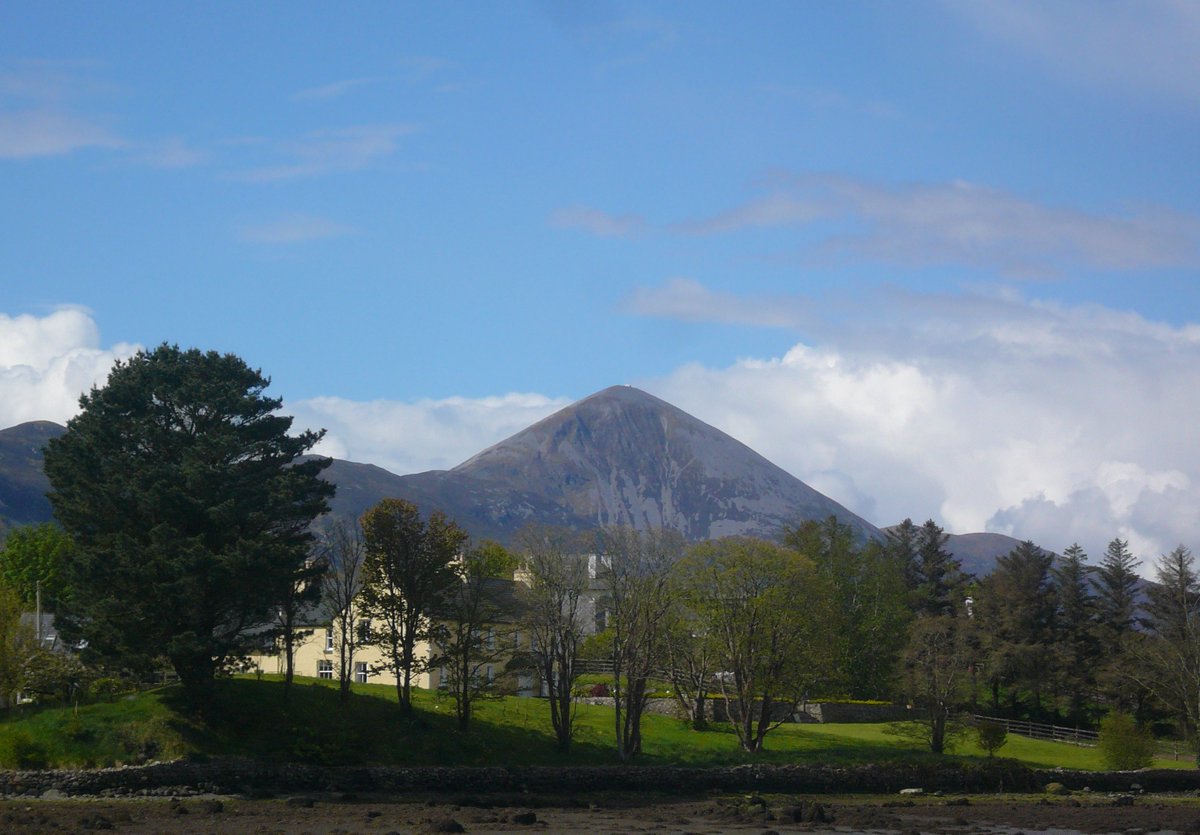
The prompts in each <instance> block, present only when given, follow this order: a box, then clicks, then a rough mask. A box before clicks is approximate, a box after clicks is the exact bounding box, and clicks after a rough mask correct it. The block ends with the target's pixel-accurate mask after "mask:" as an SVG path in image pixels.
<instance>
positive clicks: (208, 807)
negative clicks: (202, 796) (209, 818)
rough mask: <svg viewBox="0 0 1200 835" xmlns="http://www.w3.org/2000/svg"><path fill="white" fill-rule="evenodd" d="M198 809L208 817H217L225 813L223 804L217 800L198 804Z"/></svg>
mask: <svg viewBox="0 0 1200 835" xmlns="http://www.w3.org/2000/svg"><path fill="white" fill-rule="evenodd" d="M200 808H201V809H203V810H204V811H205V812H208V813H209V814H210V815H217V814H220V813H221V812H224V811H225V804H224V803H222V802H221V801H219V800H206V801H204V802H203V803H201V804H200Z"/></svg>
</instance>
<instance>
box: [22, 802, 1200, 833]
mask: <svg viewBox="0 0 1200 835" xmlns="http://www.w3.org/2000/svg"><path fill="white" fill-rule="evenodd" d="M472 803H473V804H474V805H463V804H462V803H455V802H452V801H450V800H445V799H437V800H421V799H419V798H415V797H392V798H382V797H378V798H343V797H332V796H330V797H324V796H315V795H314V796H304V797H293V798H280V799H272V800H247V799H241V798H230V797H221V798H215V797H212V798H186V799H181V800H171V799H164V798H146V799H128V800H113V799H69V800H5V801H0V832H13V833H42V832H46V833H51V832H95V831H113V832H121V833H213V835H242V834H243V833H253V835H270V834H271V833H312V835H349V834H350V833H378V834H379V835H386V833H409V832H412V833H423V832H471V833H500V832H550V833H563V834H564V835H573V834H577V835H599V834H601V833H602V834H603V835H609V833H662V834H663V835H686V834H687V833H691V834H692V835H700V834H701V833H704V835H709V833H712V834H713V835H715V834H716V833H724V832H733V833H737V832H754V833H765V832H771V831H774V832H777V833H786V832H840V833H853V832H896V833H904V835H912V833H916V832H920V833H933V834H934V835H964V834H969V833H998V832H1004V833H1012V832H1014V831H1015V832H1028V831H1044V830H1051V831H1056V830H1057V831H1073V832H1080V833H1109V832H1112V833H1122V835H1145V833H1150V832H1158V831H1169V832H1175V833H1181V835H1187V834H1189V833H1200V800H1198V799H1197V798H1194V797H1186V798H1185V797H1180V796H1170V797H1167V796H1141V797H1137V798H1129V799H1123V800H1118V799H1116V798H1112V797H1108V796H1089V797H1078V796H1077V797H1069V798H1054V799H1038V798H1031V797H1028V796H1011V797H995V796H992V797H972V798H920V799H916V800H907V799H898V798H895V797H872V798H845V797H841V798H823V797H815V798H814V797H811V796H810V797H806V798H802V797H786V796H778V795H771V796H768V797H766V798H759V797H756V796H753V795H720V796H714V797H710V798H705V799H695V798H693V799H677V798H663V797H657V798H655V797H647V796H645V795H624V796H599V795H598V796H595V797H592V798H583V799H575V800H573V799H570V798H565V799H564V798H537V797H524V798H493V799H490V800H488V799H479V798H475V799H474V800H473V801H472ZM481 804H482V805H481ZM909 804H911V805H909ZM1117 804H1130V805H1117Z"/></svg>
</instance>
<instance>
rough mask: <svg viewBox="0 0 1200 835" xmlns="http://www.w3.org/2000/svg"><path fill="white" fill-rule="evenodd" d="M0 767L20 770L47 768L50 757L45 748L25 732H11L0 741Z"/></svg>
mask: <svg viewBox="0 0 1200 835" xmlns="http://www.w3.org/2000/svg"><path fill="white" fill-rule="evenodd" d="M0 765H3V766H4V767H5V768H16V769H22V770H34V769H41V768H47V767H49V765H50V755H49V754H48V753H47V751H46V746H45V745H43V744H42V743H41V742H39V741H38V740H36V739H34V738H33V737H32V736H30V735H29V734H28V733H27V732H25V731H13V732H11V733H10V734H8V736H7V737H6V738H4V739H3V740H0Z"/></svg>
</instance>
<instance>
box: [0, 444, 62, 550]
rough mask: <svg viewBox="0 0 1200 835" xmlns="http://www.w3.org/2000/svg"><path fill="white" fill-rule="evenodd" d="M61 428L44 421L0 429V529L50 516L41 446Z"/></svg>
mask: <svg viewBox="0 0 1200 835" xmlns="http://www.w3.org/2000/svg"><path fill="white" fill-rule="evenodd" d="M65 431H66V430H65V428H64V427H62V426H59V425H58V424H57V423H51V422H50V421H46V420H39V421H34V422H32V423H22V424H20V425H19V426H13V427H10V428H8V429H0V531H3V530H4V529H5V528H6V527H11V526H13V525H26V524H29V523H31V522H45V521H47V520H48V519H50V502H49V500H48V499H47V498H46V491H47V490H49V489H50V481H49V480H48V479H47V478H46V476H45V474H44V473H43V472H42V447H43V446H45V445H46V442H47V441H49V440H50V439H51V438H57V437H58V436H59V435H61V434H62V433H63V432H65Z"/></svg>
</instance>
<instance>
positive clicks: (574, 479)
mask: <svg viewBox="0 0 1200 835" xmlns="http://www.w3.org/2000/svg"><path fill="white" fill-rule="evenodd" d="M64 431H66V430H65V427H63V426H61V425H59V424H56V423H52V422H49V421H33V422H30V423H24V424H20V425H18V426H15V427H10V428H7V429H3V430H0V532H2V530H3V528H4V527H5V525H9V526H11V525H17V524H29V523H36V522H43V521H48V520H49V519H51V518H52V517H51V510H50V503H49V501H48V500H47V499H46V496H45V494H46V492H47V490H48V489H49V481H48V480H47V479H46V477H45V475H44V473H43V472H42V467H41V448H42V447H43V446H44V445H45V443H46V442H47V441H48V440H49V439H50V438H52V437H56V436H57V435H60V434H62V433H63V432H64ZM324 477H325V478H327V479H328V480H329V481H332V482H333V483H335V484H337V485H338V492H337V495H336V496H335V497H334V499H333V501H332V503H331V509H332V512H333V513H334V514H335V515H340V516H344V517H349V518H357V517H358V516H359V515H361V513H362V512H363V511H365V510H366V509H367V508H369V507H371V506H372V505H374V504H375V503H376V502H378V501H379V500H380V499H382V498H384V497H387V496H395V497H400V498H405V499H408V500H410V501H412V502H414V503H415V504H416V505H417V506H418V507H420V508H421V509H422V510H423V511H424V512H430V511H432V510H442V511H443V512H445V513H446V514H447V515H448V516H450V517H451V518H453V519H455V521H457V522H458V523H459V525H461V526H462V527H463V528H464V529H465V530H467V531H468V532H469V533H470V534H471V535H472V536H473V537H475V538H477V539H480V538H488V539H496V540H498V541H501V542H509V541H511V539H512V536H513V535H514V534H515V533H516V531H517V530H519V529H520V527H522V526H523V525H525V524H527V523H529V522H539V523H543V524H552V525H559V526H564V527H571V528H578V529H591V528H597V527H600V526H603V525H607V524H631V525H634V526H640V527H655V526H659V525H665V526H669V527H675V528H677V529H680V530H681V532H683V533H684V534H685V536H687V537H688V538H689V539H692V540H697V539H705V538H712V537H719V536H726V535H731V534H743V535H754V536H765V537H768V538H770V537H775V536H778V534H779V533H780V532H781V530H782V528H783V527H784V526H785V525H789V524H797V523H799V522H801V521H803V520H804V519H824V518H827V517H828V516H830V515H834V516H836V517H838V518H839V519H840V520H841V521H843V523H845V524H849V525H850V526H851V527H852V529H853V530H854V531H855V533H856V536H857V537H858V538H860V539H865V538H868V537H881V536H883V533H882V532H881V531H880V529H879V528H876V527H875V526H874V525H872V524H871V523H870V522H868V521H867V520H865V519H862V518H861V517H858V516H857V515H855V514H853V513H851V512H850V511H849V510H847V509H846V508H845V507H843V506H842V505H840V504H838V503H837V502H835V501H833V500H832V499H830V498H828V497H827V496H823V495H822V494H820V493H819V492H818V491H816V490H814V489H813V488H811V487H809V486H808V485H807V484H804V482H802V481H800V480H799V479H797V478H795V477H794V476H792V475H791V474H789V473H787V472H786V471H784V470H783V469H781V468H780V467H778V466H777V465H775V464H773V463H772V462H770V461H769V460H768V459H766V458H765V457H763V456H762V455H760V454H759V453H758V452H756V451H754V450H753V449H751V448H750V447H748V446H747V445H745V444H743V443H742V442H740V441H738V440H736V439H734V438H732V437H730V436H729V435H727V434H725V433H724V432H721V431H720V430H718V429H716V428H715V427H712V426H710V425H709V424H706V423H704V422H703V421H700V420H699V419H697V418H695V417H693V416H692V415H689V414H688V413H686V412H684V411H683V410H682V409H679V408H678V407H676V406H674V405H672V404H670V403H668V402H666V401H664V400H661V399H659V398H657V397H655V396H654V395H651V394H649V393H647V392H644V391H641V390H640V389H636V388H633V387H630V386H611V387H609V388H606V389H603V390H601V391H598V392H596V393H594V394H592V395H589V396H587V397H584V398H582V399H581V400H578V401H576V402H575V403H572V404H570V405H569V406H567V407H565V408H564V409H561V410H559V411H558V412H555V413H554V414H552V415H549V416H547V417H546V418H543V419H542V420H540V421H538V422H536V423H534V424H532V425H531V426H529V427H527V428H525V429H523V430H521V431H520V432H517V433H515V434H514V435H512V436H510V437H509V438H506V439H504V440H502V441H500V442H498V443H496V444H492V445H491V446H489V447H486V448H485V449H482V450H480V451H479V452H477V453H475V454H474V455H472V456H470V457H469V458H467V459H466V460H465V461H463V462H462V463H460V464H458V465H457V466H455V467H453V468H451V469H449V470H429V471H426V472H422V473H411V474H408V475H398V474H395V473H392V472H390V471H388V470H385V469H383V468H382V467H379V466H377V465H374V464H367V463H357V462H351V461H344V460H340V459H333V460H332V463H331V464H330V466H329V467H328V468H327V469H326V471H325V473H324ZM1016 541H1017V540H1015V539H1012V538H1010V537H1003V536H1002V535H999V534H960V535H953V536H952V538H951V543H950V549H951V550H952V551H955V552H956V553H957V552H958V551H959V550H960V548H959V546H960V545H961V546H962V547H961V550H962V551H963V556H964V558H965V559H964V562H968V563H970V568H969V569H968V570H970V569H977V570H978V569H983V572H982V573H986V570H987V566H988V565H989V564H990V563H994V559H995V556H996V555H998V554H1001V553H1007V551H1008V550H1010V548H1011V545H1010V543H1015V542H1016ZM1005 546H1008V547H1005ZM992 551H995V554H993V553H991V552H992Z"/></svg>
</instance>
